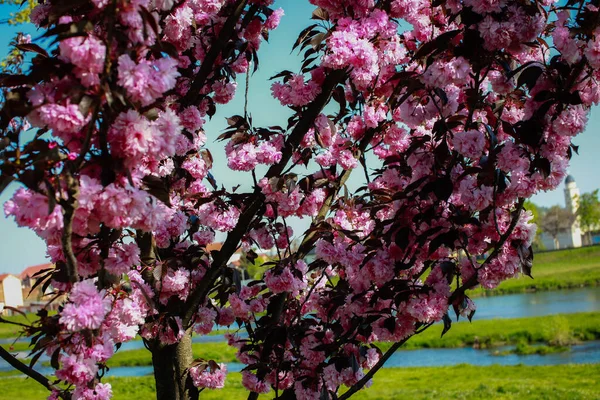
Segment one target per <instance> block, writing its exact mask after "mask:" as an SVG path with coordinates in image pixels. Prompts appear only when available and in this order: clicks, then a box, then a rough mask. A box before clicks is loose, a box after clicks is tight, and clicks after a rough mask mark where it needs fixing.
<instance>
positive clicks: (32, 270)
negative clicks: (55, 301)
mask: <svg viewBox="0 0 600 400" xmlns="http://www.w3.org/2000/svg"><path fill="white" fill-rule="evenodd" d="M52 268H54V265H53V264H40V265H34V266H32V267H27V268H25V269H24V270H23V272H21V273H20V274H19V278H21V286H22V287H23V297H24V298H25V302H26V303H30V302H40V301H42V300H43V299H42V298H43V297H44V293H43V292H42V287H41V285H40V286H37V287H36V288H35V289H33V291H32V288H33V286H35V283H36V282H37V280H38V279H39V278H40V277H39V276H36V274H38V273H40V272H42V271H44V270H49V269H52ZM48 291H49V292H50V291H51V290H50V288H49V290H48Z"/></svg>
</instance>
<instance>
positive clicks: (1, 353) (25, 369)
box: [0, 346, 70, 400]
mask: <svg viewBox="0 0 600 400" xmlns="http://www.w3.org/2000/svg"><path fill="white" fill-rule="evenodd" d="M0 357H2V358H3V359H4V360H5V361H6V362H7V363H9V364H10V365H11V366H12V367H13V368H14V369H16V370H18V371H21V372H22V373H24V374H25V375H27V376H28V377H30V378H31V379H33V380H35V381H36V382H38V383H40V384H41V385H42V386H44V387H45V388H46V389H48V390H50V391H52V390H56V391H58V395H59V396H60V398H61V399H65V400H66V399H69V398H70V396H65V394H64V393H63V392H62V390H61V389H60V388H59V387H56V386H55V385H53V384H52V383H50V380H49V379H48V378H46V377H45V376H44V375H42V374H40V373H39V372H37V371H36V370H34V369H33V368H31V367H29V366H27V365H26V364H24V363H22V362H21V361H19V360H18V359H17V358H16V357H15V356H13V355H12V354H10V353H9V352H8V350H6V349H5V348H3V347H1V346H0Z"/></svg>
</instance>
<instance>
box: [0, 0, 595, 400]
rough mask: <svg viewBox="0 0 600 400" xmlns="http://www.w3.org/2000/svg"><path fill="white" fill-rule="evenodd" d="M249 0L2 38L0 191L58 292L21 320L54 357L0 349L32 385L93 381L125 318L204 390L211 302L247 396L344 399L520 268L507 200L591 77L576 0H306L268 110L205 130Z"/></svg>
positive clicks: (518, 191)
mask: <svg viewBox="0 0 600 400" xmlns="http://www.w3.org/2000/svg"><path fill="white" fill-rule="evenodd" d="M273 3H274V2H273V0H230V1H220V0H182V1H177V2H173V1H159V0H157V1H148V0H136V1H126V0H91V1H90V0H69V1H63V0H60V1H59V0H54V1H53V0H50V1H44V2H42V3H40V4H38V5H36V6H35V8H33V10H32V12H31V15H30V18H31V21H32V22H33V23H34V24H36V25H37V26H38V27H39V28H40V30H41V32H43V33H42V36H43V37H45V38H49V39H50V40H51V41H52V43H55V44H56V45H51V46H49V47H48V48H43V47H41V46H40V45H39V44H37V43H31V42H30V41H29V38H27V37H22V38H20V39H19V40H17V41H15V43H14V46H15V47H16V48H17V49H19V50H20V51H23V52H27V53H30V54H31V56H32V57H31V64H27V65H22V64H21V65H18V63H17V64H16V65H14V66H13V67H12V68H10V71H9V73H6V74H2V75H0V86H1V87H2V88H3V96H2V109H1V110H0V131H1V132H2V141H1V142H0V143H1V146H0V157H1V159H2V162H0V188H5V187H6V186H7V185H8V184H10V183H11V182H18V183H19V184H20V185H21V186H20V187H19V188H18V189H17V190H16V191H15V193H14V195H13V197H12V199H11V200H10V201H8V202H6V204H5V205H4V211H5V214H6V215H8V216H11V217H14V218H15V220H16V222H17V223H18V224H19V225H21V226H24V227H28V228H30V229H33V230H34V231H35V232H36V233H37V234H38V235H39V236H40V237H41V238H43V239H44V240H45V242H46V244H47V248H48V255H49V257H50V259H51V261H52V262H53V263H54V264H55V265H56V268H54V269H50V270H49V271H46V273H45V274H44V275H43V276H40V279H39V282H40V285H42V286H43V287H44V288H45V287H47V285H49V284H50V283H51V284H52V286H53V287H54V288H55V295H56V296H57V297H53V299H56V298H59V297H58V296H61V295H66V296H68V297H67V300H66V301H65V302H63V304H61V307H62V308H61V310H60V312H59V313H58V314H56V315H48V313H46V312H44V311H42V312H41V313H40V317H41V318H40V319H39V321H37V322H35V323H34V324H32V325H26V326H24V334H26V335H27V336H30V337H31V338H32V340H31V343H32V346H33V353H32V360H33V362H32V364H35V361H36V360H38V359H39V356H41V354H43V353H47V354H48V355H49V356H50V359H51V365H52V367H53V368H54V369H55V378H56V379H54V378H52V379H51V380H49V379H48V378H46V377H44V376H42V375H41V374H39V373H37V372H35V371H34V370H32V369H31V367H29V366H27V365H24V364H23V363H21V362H20V361H18V360H17V359H15V358H14V357H13V356H12V355H11V354H10V353H9V352H7V351H5V350H4V349H3V348H0V356H1V357H3V358H5V359H6V360H8V362H9V363H11V365H13V366H14V367H15V368H17V369H19V370H20V371H21V372H23V373H25V374H27V375H29V376H31V377H32V378H34V379H35V380H36V381H38V382H40V383H41V384H43V385H44V386H45V387H47V388H48V389H49V390H50V391H51V392H52V394H51V398H58V397H61V398H65V399H66V398H77V399H79V398H85V399H96V400H105V399H107V398H109V397H110V395H111V389H110V385H108V384H106V383H104V382H102V378H103V377H104V376H105V372H106V371H107V369H108V364H107V362H108V361H109V360H110V358H111V357H112V355H113V353H114V352H115V351H116V350H118V349H119V348H120V345H121V343H124V342H127V341H130V340H132V339H134V338H135V337H136V336H137V335H140V336H141V337H142V338H143V340H144V344H145V347H146V348H147V349H148V351H150V352H151V354H152V360H153V369H154V378H155V383H156V393H157V398H158V399H160V400H167V399H168V400H171V399H173V400H188V399H196V398H198V397H199V395H200V393H201V391H202V390H205V389H217V388H221V387H223V385H224V382H225V375H226V369H227V368H226V365H223V364H217V363H215V362H214V361H212V360H206V359H203V358H199V359H193V355H192V347H191V344H192V336H193V335H205V334H208V333H209V332H210V331H211V330H212V329H213V327H214V326H215V324H218V325H221V326H230V327H231V330H232V336H231V340H230V341H229V343H230V345H231V346H233V347H235V348H236V349H237V357H238V360H239V361H240V362H241V363H244V364H245V365H246V367H245V368H244V370H243V372H242V384H243V385H244V387H245V388H247V389H248V391H249V395H248V398H249V399H257V398H258V396H259V393H268V392H274V394H275V397H276V398H282V399H291V398H297V399H339V400H345V399H347V398H349V397H351V396H352V395H353V394H355V393H356V392H357V391H359V390H361V389H362V388H364V387H365V385H366V384H368V383H369V382H370V380H371V379H372V378H373V376H374V375H375V373H376V372H377V371H378V370H379V369H380V368H381V367H382V366H383V365H384V363H385V362H386V360H387V359H388V358H389V357H390V356H391V354H392V353H393V352H394V351H395V350H397V349H398V348H399V347H400V346H401V345H402V344H403V343H405V342H406V341H407V340H408V339H409V338H410V337H412V336H413V335H416V334H419V333H420V332H422V331H423V330H425V329H428V328H429V327H431V326H433V325H434V324H435V322H438V321H443V322H444V324H443V330H444V332H445V331H447V330H448V329H449V328H450V326H451V319H450V316H449V310H452V311H453V312H454V313H455V314H456V315H457V317H458V316H459V315H461V316H464V317H467V318H471V317H472V316H473V313H474V309H475V305H474V303H473V302H472V301H471V300H470V299H469V297H468V294H469V290H470V289H472V288H473V287H475V286H477V285H481V286H483V287H485V288H488V289H490V288H494V287H496V286H497V285H498V284H499V283H500V282H501V281H502V280H505V279H508V278H510V277H513V276H515V275H517V274H518V273H519V272H521V271H525V272H526V273H529V271H530V269H531V262H532V254H531V244H532V240H533V237H534V235H535V232H534V227H533V225H532V224H531V223H530V219H531V218H530V216H529V215H528V214H525V213H522V210H523V203H524V200H525V199H526V198H529V197H531V196H532V195H533V194H535V193H536V192H538V191H540V190H550V189H553V188H556V187H557V186H558V185H559V184H560V183H561V182H562V181H563V179H564V175H565V171H566V167H567V164H568V159H569V157H570V154H571V138H572V137H573V136H575V135H577V134H579V133H580V132H581V131H583V129H584V128H585V122H586V121H587V115H588V112H589V108H590V106H591V105H592V104H597V103H598V101H599V100H600V90H599V88H598V84H597V82H598V79H597V75H598V68H599V67H600V52H598V51H596V49H597V48H598V46H599V43H600V37H598V35H597V29H598V26H599V21H600V12H599V10H598V7H597V4H596V2H591V1H573V0H569V1H567V2H566V3H563V2H561V3H557V4H555V3H554V2H553V1H548V0H543V1H538V0H536V1H529V0H525V1H523V0H505V1H501V2H500V1H495V2H489V1H487V2H480V1H473V0H464V1H462V2H457V1H429V0H423V1H421V0H419V1H412V0H344V1H340V0H310V3H311V4H314V5H315V6H316V8H315V11H314V13H313V15H312V19H313V20H314V23H313V24H310V25H309V26H308V27H307V28H306V29H304V30H303V31H302V32H300V34H299V36H298V39H297V40H296V41H295V43H294V44H293V48H295V49H298V50H299V51H300V52H301V58H302V62H301V64H300V65H299V66H298V68H296V69H294V72H292V71H289V70H286V71H282V72H281V73H279V74H277V75H276V76H274V77H273V80H274V81H275V82H274V83H273V84H272V87H271V91H272V94H273V96H274V97H275V99H277V100H278V101H279V103H280V104H281V106H282V107H286V108H287V110H286V112H288V113H289V115H290V117H289V119H288V120H287V123H286V122H285V121H282V124H281V125H282V126H278V125H270V126H266V127H262V126H257V124H256V123H255V122H254V121H253V119H252V116H251V114H250V112H249V110H248V108H249V107H250V106H256V107H260V106H261V105H260V104H256V105H251V104H249V102H248V101H246V102H245V103H246V104H247V105H248V106H247V107H243V109H240V111H239V112H238V114H237V115H232V116H231V117H229V118H227V125H226V126H224V131H222V132H221V134H220V135H217V134H215V132H211V131H210V130H208V129H206V127H205V123H206V121H207V120H208V119H210V118H211V117H212V116H214V115H215V113H216V110H217V108H220V107H222V105H223V104H226V103H229V102H230V101H231V100H232V98H233V97H234V95H235V92H236V90H237V85H238V81H240V82H241V81H243V80H241V79H239V76H240V75H245V78H246V79H245V81H246V82H248V76H249V74H250V73H251V72H252V71H250V66H252V68H253V69H256V68H258V67H259V61H260V60H259V56H258V54H259V50H260V47H261V45H262V44H263V43H264V41H265V40H267V39H269V37H270V35H271V32H272V31H273V30H274V29H275V28H276V27H277V25H278V23H279V20H280V18H281V16H282V13H283V12H282V10H276V9H274V8H271V6H272V5H273ZM293 17H296V16H293ZM498 32H502V34H498ZM548 43H552V45H553V47H552V48H550V47H549V45H548ZM22 61H23V59H21V60H20V61H19V62H22ZM25 67H27V68H25ZM246 85H247V84H246ZM247 87H248V86H246V88H247ZM246 93H247V90H246ZM246 100H247V99H246ZM273 114H274V115H277V114H278V113H277V112H273ZM209 139H210V140H209ZM215 139H217V140H219V141H223V142H224V146H222V147H219V146H215V145H214V140H215ZM209 147H210V149H209ZM213 152H214V153H215V154H216V152H219V153H223V154H222V155H223V157H222V158H221V159H224V158H226V162H223V163H222V164H217V162H218V159H219V157H214V158H213ZM219 155H221V154H219ZM215 160H217V161H215ZM225 163H226V165H225ZM213 164H214V165H213ZM354 169H359V172H360V176H361V177H362V176H364V178H361V179H362V181H363V182H362V183H363V185H362V186H360V187H358V188H357V189H356V190H351V189H350V188H349V185H348V179H349V177H350V175H351V174H352V172H353V170H354ZM230 171H238V172H237V173H239V174H242V175H241V176H243V178H240V179H239V182H237V183H236V184H235V185H225V184H223V183H222V182H219V181H218V179H219V178H220V177H221V176H224V175H226V174H229V173H230ZM230 186H233V187H230ZM294 218H304V219H306V220H308V221H309V223H308V225H309V227H308V229H307V230H306V232H304V233H301V234H299V235H298V234H297V233H296V234H297V235H298V236H299V238H298V239H299V242H300V245H299V246H297V247H296V246H293V245H292V244H293V243H294V241H295V238H294V232H293V229H292V227H291V225H290V223H289V222H290V221H291V220H292V219H294ZM218 236H221V237H224V242H223V244H222V246H218V248H219V250H211V249H214V248H215V247H214V246H211V245H212V244H213V242H214V241H215V237H218ZM254 245H256V246H258V247H259V248H260V249H261V250H265V251H266V250H270V249H274V250H275V252H276V254H277V257H276V259H275V260H273V261H270V262H267V263H265V264H263V267H268V269H267V270H266V272H265V273H264V275H263V278H262V279H261V280H258V281H256V282H253V283H252V285H248V286H242V285H241V282H240V279H239V272H238V271H236V270H235V269H234V268H230V267H229V260H230V259H231V257H232V256H233V255H234V254H235V252H236V251H238V249H239V248H249V247H252V246H254ZM313 250H314V251H315V258H314V259H313V258H312V257H311V258H310V259H309V258H308V257H307V255H308V254H309V253H310V252H311V251H313ZM483 254H488V256H487V257H486V258H485V260H484V261H483V262H482V263H481V264H480V263H478V262H477V261H476V257H477V256H480V255H483ZM459 255H464V256H459ZM234 322H235V323H234ZM437 326H439V327H440V328H442V326H441V325H437ZM244 331H245V332H244ZM241 333H245V334H241ZM380 341H385V342H392V343H393V344H391V345H390V347H389V350H386V352H385V353H384V352H382V351H381V349H379V348H378V346H377V343H378V342H380ZM344 386H345V387H346V388H345V389H344V388H343V387H344Z"/></svg>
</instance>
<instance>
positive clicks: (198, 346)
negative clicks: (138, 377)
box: [108, 342, 236, 367]
mask: <svg viewBox="0 0 600 400" xmlns="http://www.w3.org/2000/svg"><path fill="white" fill-rule="evenodd" d="M192 350H193V352H194V358H204V359H206V360H215V361H218V362H236V358H235V353H236V350H235V349H234V348H233V347H230V346H229V345H227V343H224V342H223V343H220V342H218V343H194V344H193V345H192ZM144 365H152V356H151V354H150V352H149V351H148V350H146V349H138V350H128V351H118V352H116V353H115V355H114V356H113V357H112V358H111V359H110V361H109V362H108V366H109V367H137V366H144Z"/></svg>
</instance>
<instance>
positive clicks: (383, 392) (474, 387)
mask: <svg viewBox="0 0 600 400" xmlns="http://www.w3.org/2000/svg"><path fill="white" fill-rule="evenodd" d="M598 376H600V365H599V364H591V365H562V366H551V367H547V366H544V367H527V366H511V367H503V366H490V367H476V366H470V365H458V366H454V367H435V368H387V369H383V370H381V371H379V372H378V373H377V375H376V376H375V379H374V382H373V386H372V387H371V388H369V389H367V390H366V391H362V392H360V393H358V394H357V395H356V396H354V397H352V398H353V399H357V400H383V399H399V398H410V399H414V400H425V399H435V400H445V399H448V400H450V399H470V400H478V399H482V400H488V399H516V398H518V399H520V400H523V399H524V400H529V399H532V400H533V399H546V400H554V399H556V400H559V399H560V400H562V399H571V400H578V399H581V400H583V399H594V398H598V394H599V393H600V381H599V380H598V379H597V378H598ZM106 381H107V382H110V383H111V384H112V385H113V391H114V396H113V398H114V399H115V400H121V399H127V400H147V399H152V398H154V396H155V392H154V379H153V377H151V376H147V377H141V378H107V379H106ZM0 382H1V385H2V392H1V393H0V399H13V398H19V399H20V400H38V399H43V398H46V397H47V395H48V392H47V391H46V390H45V389H44V388H42V386H40V385H38V384H37V383H35V382H30V381H28V380H25V379H23V378H21V377H13V378H1V380H0ZM246 397H247V392H246V391H245V390H244V389H243V387H242V385H241V377H240V374H239V373H231V374H229V375H228V376H227V383H226V386H225V388H224V389H222V390H207V391H204V392H203V393H202V398H203V399H215V400H216V399H219V400H220V399H244V398H246ZM270 398H272V396H261V397H260V399H270Z"/></svg>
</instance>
